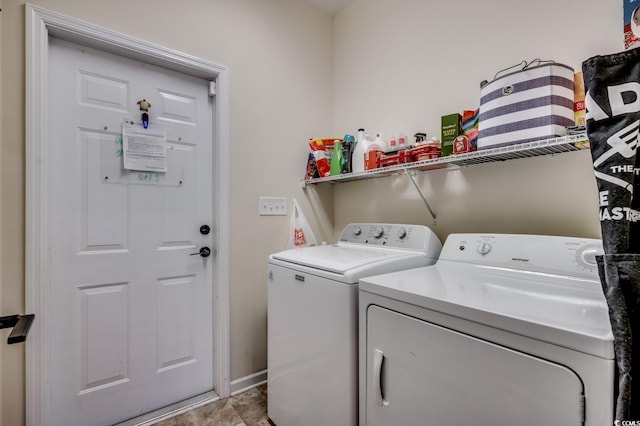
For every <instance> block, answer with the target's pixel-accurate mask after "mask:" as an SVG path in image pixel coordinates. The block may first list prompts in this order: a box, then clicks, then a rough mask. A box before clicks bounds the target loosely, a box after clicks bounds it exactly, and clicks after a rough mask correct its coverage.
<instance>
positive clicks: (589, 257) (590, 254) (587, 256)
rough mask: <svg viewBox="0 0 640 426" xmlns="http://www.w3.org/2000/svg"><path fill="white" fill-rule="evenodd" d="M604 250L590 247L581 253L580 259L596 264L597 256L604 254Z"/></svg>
mask: <svg viewBox="0 0 640 426" xmlns="http://www.w3.org/2000/svg"><path fill="white" fill-rule="evenodd" d="M602 254H603V252H602V250H600V249H599V248H588V249H586V250H584V251H583V252H582V253H580V260H582V261H583V262H584V263H587V264H589V265H595V264H596V256H598V255H602Z"/></svg>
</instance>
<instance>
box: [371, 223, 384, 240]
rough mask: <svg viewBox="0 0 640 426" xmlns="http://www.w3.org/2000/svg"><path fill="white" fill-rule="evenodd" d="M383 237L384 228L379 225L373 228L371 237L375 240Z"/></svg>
mask: <svg viewBox="0 0 640 426" xmlns="http://www.w3.org/2000/svg"><path fill="white" fill-rule="evenodd" d="M383 235H384V228H383V227H382V226H380V225H378V226H376V227H375V228H373V237H374V238H376V239H380V238H382V236H383Z"/></svg>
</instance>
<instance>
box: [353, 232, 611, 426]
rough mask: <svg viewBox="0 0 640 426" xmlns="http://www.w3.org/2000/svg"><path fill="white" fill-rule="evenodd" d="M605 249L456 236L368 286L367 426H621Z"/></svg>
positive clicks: (551, 240) (595, 244) (363, 312)
mask: <svg viewBox="0 0 640 426" xmlns="http://www.w3.org/2000/svg"><path fill="white" fill-rule="evenodd" d="M601 253H602V249H601V244H600V241H599V240H591V239H582V238H564V237H547V236H531V235H486V234H452V235H450V236H449V237H448V238H447V240H446V242H445V244H444V246H443V248H442V252H441V254H440V258H439V260H438V262H437V263H436V264H435V265H432V266H427V267H424V268H418V269H412V270H410V271H403V272H396V273H391V274H385V275H380V276H374V277H368V278H364V279H362V280H361V281H360V290H359V291H360V298H359V300H360V301H359V304H360V314H359V329H360V337H359V341H360V343H359V345H360V424H361V425H367V426H378V425H379V426H389V425H394V426H401V425H411V426H415V425H437V426H461V425H481V426H513V425H518V426H550V425H563V426H568V425H575V426H581V425H587V426H604V425H612V424H613V403H614V352H613V336H612V333H611V327H610V323H609V317H608V310H607V305H606V302H605V299H604V296H603V294H602V289H601V287H600V282H599V279H598V274H597V268H596V263H595V256H596V254H601Z"/></svg>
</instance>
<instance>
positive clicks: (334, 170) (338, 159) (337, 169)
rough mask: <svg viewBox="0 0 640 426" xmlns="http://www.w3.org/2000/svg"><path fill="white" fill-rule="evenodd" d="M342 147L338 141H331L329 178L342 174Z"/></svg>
mask: <svg viewBox="0 0 640 426" xmlns="http://www.w3.org/2000/svg"><path fill="white" fill-rule="evenodd" d="M342 158H343V157H342V145H341V144H340V141H339V140H338V139H336V140H334V141H333V154H332V155H331V176H337V175H339V174H340V173H342Z"/></svg>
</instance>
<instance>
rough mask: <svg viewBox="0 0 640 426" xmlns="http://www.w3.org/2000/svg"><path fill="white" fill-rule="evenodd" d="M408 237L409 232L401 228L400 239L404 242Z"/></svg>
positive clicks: (399, 231)
mask: <svg viewBox="0 0 640 426" xmlns="http://www.w3.org/2000/svg"><path fill="white" fill-rule="evenodd" d="M406 236H407V230H406V229H404V228H400V229H399V230H398V238H400V239H401V240H404V239H405V238H406Z"/></svg>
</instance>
